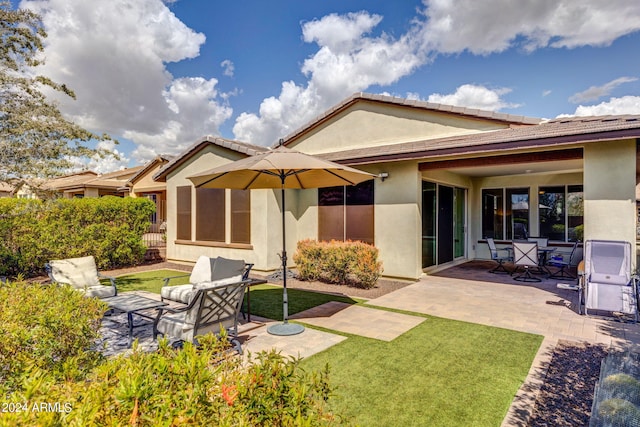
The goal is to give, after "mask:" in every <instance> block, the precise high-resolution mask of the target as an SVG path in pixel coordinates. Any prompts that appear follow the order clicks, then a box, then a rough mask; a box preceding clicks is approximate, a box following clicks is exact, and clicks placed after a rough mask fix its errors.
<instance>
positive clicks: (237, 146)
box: [153, 135, 269, 181]
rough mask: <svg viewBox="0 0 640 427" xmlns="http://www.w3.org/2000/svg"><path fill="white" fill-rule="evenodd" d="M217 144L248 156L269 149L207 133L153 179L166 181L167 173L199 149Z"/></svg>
mask: <svg viewBox="0 0 640 427" xmlns="http://www.w3.org/2000/svg"><path fill="white" fill-rule="evenodd" d="M211 144H213V145H217V146H219V147H223V148H226V149H229V150H231V151H236V152H238V153H242V154H246V155H247V156H253V155H254V154H258V153H263V152H265V151H267V150H269V149H268V148H267V147H261V146H259V145H253V144H249V143H246V142H240V141H234V140H231V139H224V138H220V137H214V136H211V135H207V136H205V137H203V138H201V139H199V140H198V141H196V142H195V143H194V144H192V145H191V146H190V147H189V148H187V149H186V150H184V151H183V152H182V153H180V154H179V155H177V156H176V157H175V158H174V159H173V160H171V161H170V162H169V163H167V164H166V165H164V167H163V168H162V169H160V170H159V171H158V172H157V173H156V174H155V175H154V176H153V179H154V180H155V181H164V180H166V178H167V175H168V174H169V173H170V172H171V171H172V170H174V169H175V168H176V167H178V166H179V165H181V164H182V163H184V162H185V161H186V160H187V159H189V158H190V157H191V156H193V155H195V154H196V153H197V152H198V151H200V150H201V149H203V148H204V147H206V146H208V145H211Z"/></svg>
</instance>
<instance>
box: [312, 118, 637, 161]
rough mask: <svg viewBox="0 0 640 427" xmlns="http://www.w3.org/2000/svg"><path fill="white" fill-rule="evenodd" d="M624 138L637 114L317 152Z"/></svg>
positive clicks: (402, 156) (339, 156)
mask: <svg viewBox="0 0 640 427" xmlns="http://www.w3.org/2000/svg"><path fill="white" fill-rule="evenodd" d="M628 138H640V115H637V116H636V115H622V116H598V117H569V118H558V119H554V120H548V121H544V122H542V123H540V124H538V125H533V126H523V127H516V128H507V129H500V130H494V131H487V132H480V133H474V134H468V135H461V136H452V137H445V138H436V139H424V140H420V141H412V142H406V143H398V144H390V145H382V146H377V147H367V148H363V149H352V150H345V151H339V152H333V153H326V154H321V155H319V156H320V157H322V158H324V159H327V160H332V161H338V162H341V163H346V164H350V165H353V164H366V163H374V162H379V161H393V160H410V159H425V158H434V157H440V156H450V155H463V154H472V153H475V154H479V153H482V152H493V151H496V150H500V151H505V150H517V149H522V148H532V147H558V146H563V145H570V144H576V143H584V142H596V141H611V140H616V139H628Z"/></svg>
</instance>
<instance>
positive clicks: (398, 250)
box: [368, 162, 422, 279]
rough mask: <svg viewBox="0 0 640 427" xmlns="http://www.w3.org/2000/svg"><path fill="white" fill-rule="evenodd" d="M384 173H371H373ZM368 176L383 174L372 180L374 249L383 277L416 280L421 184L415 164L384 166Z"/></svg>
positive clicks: (419, 260)
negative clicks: (385, 175) (387, 176)
mask: <svg viewBox="0 0 640 427" xmlns="http://www.w3.org/2000/svg"><path fill="white" fill-rule="evenodd" d="M376 168H379V169H384V170H379V171H378V172H375V169H376ZM368 171H369V172H372V173H379V172H387V173H388V174H389V178H387V179H386V180H385V181H384V182H382V180H380V179H376V187H375V212H374V215H375V245H376V247H378V249H379V250H380V259H381V260H382V262H383V268H384V273H383V274H384V275H385V276H390V277H400V278H410V279H417V278H419V277H420V276H421V275H422V266H421V264H422V261H421V257H422V241H421V238H422V222H421V212H420V209H421V204H422V183H421V180H420V174H419V173H418V164H417V162H398V163H387V164H382V165H377V166H376V167H372V168H371V169H370V170H368Z"/></svg>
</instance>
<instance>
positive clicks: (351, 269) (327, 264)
mask: <svg viewBox="0 0 640 427" xmlns="http://www.w3.org/2000/svg"><path fill="white" fill-rule="evenodd" d="M293 260H294V261H295V263H296V267H297V268H298V274H299V276H300V277H301V278H302V279H303V280H324V281H327V282H330V283H337V284H341V285H352V286H357V287H361V288H372V287H373V286H375V284H376V282H377V280H378V278H379V277H380V275H381V274H382V263H381V262H380V261H378V249H377V248H376V247H374V246H371V245H368V244H366V243H363V242H351V241H347V242H341V241H335V240H332V241H330V242H318V241H315V240H302V241H300V242H298V248H297V251H296V253H295V254H294V255H293Z"/></svg>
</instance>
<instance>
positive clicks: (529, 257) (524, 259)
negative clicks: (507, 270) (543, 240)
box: [513, 242, 540, 282]
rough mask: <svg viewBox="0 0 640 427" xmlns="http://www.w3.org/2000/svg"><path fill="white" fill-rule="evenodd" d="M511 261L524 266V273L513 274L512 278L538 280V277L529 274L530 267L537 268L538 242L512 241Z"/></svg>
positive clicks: (522, 280)
mask: <svg viewBox="0 0 640 427" xmlns="http://www.w3.org/2000/svg"><path fill="white" fill-rule="evenodd" d="M513 263H514V264H515V266H516V270H514V274H515V272H516V271H517V269H518V267H523V268H524V273H522V274H520V275H518V276H515V277H514V278H513V280H517V281H519V282H540V279H539V278H537V277H533V276H532V275H531V271H530V269H531V268H532V267H533V268H538V244H537V243H536V242H513Z"/></svg>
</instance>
